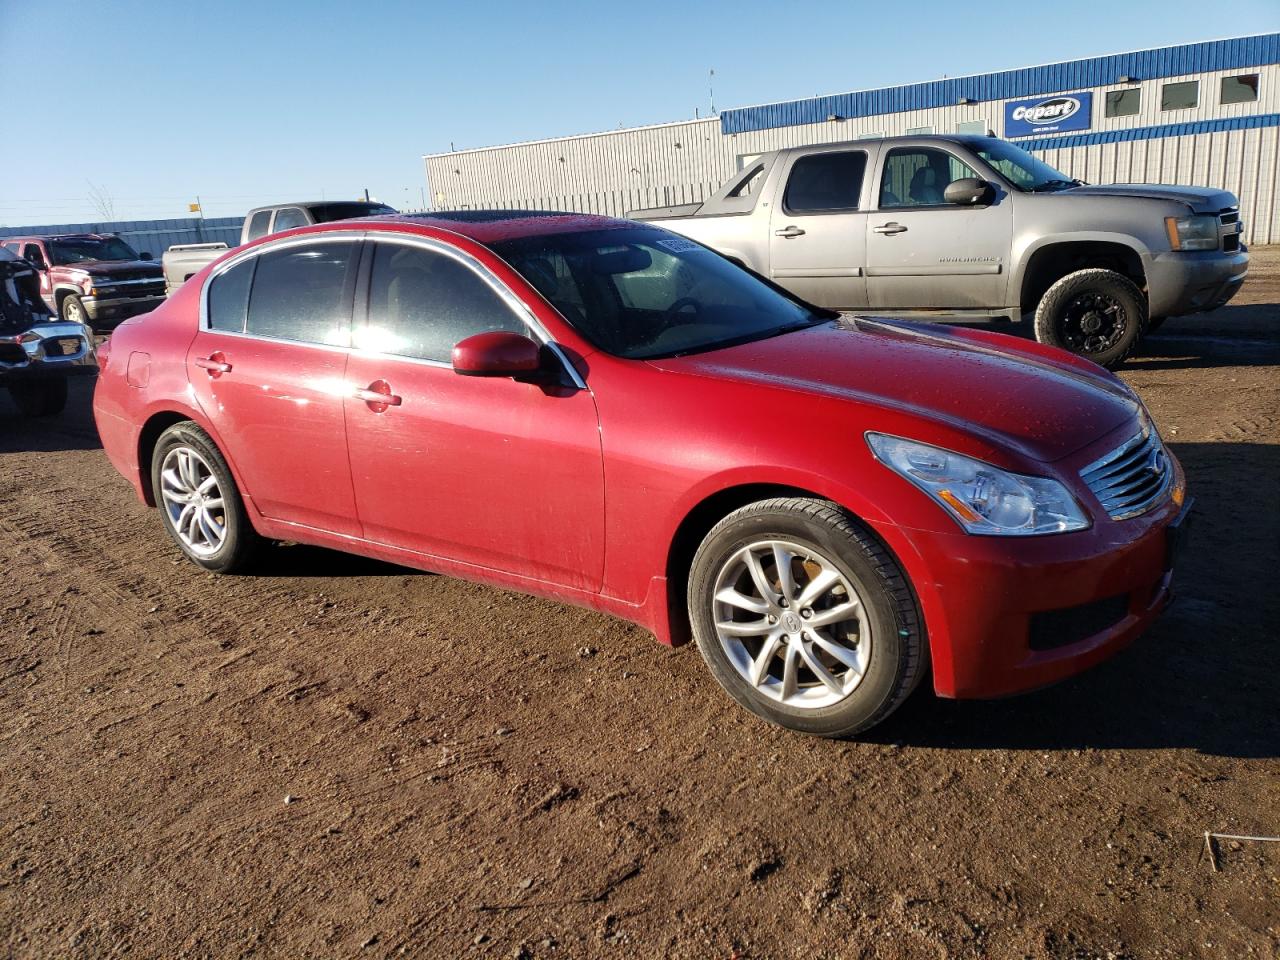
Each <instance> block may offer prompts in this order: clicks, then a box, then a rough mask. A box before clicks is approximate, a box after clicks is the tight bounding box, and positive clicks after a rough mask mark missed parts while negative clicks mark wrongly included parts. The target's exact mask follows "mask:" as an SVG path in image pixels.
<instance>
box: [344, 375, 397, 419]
mask: <svg viewBox="0 0 1280 960" xmlns="http://www.w3.org/2000/svg"><path fill="white" fill-rule="evenodd" d="M351 396H353V397H355V398H356V399H357V400H363V401H364V402H365V403H367V404H368V405H369V409H370V410H372V411H373V412H374V413H382V412H383V411H384V410H386V409H387V407H398V406H400V404H401V403H403V402H404V401H403V400H402V399H401V398H400V397H398V396H396V395H395V394H394V393H392V392H391V384H389V383H387V381H385V380H375V381H373V383H371V384H369V386H367V387H365V388H364V389H357V390H353V391H352V392H351Z"/></svg>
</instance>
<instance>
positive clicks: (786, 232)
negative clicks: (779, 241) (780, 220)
mask: <svg viewBox="0 0 1280 960" xmlns="http://www.w3.org/2000/svg"><path fill="white" fill-rule="evenodd" d="M773 235H774V236H775V237H782V238H783V239H784V240H790V239H791V238H792V237H803V236H804V231H803V230H801V229H800V228H799V227H783V228H782V229H781V230H775V231H773Z"/></svg>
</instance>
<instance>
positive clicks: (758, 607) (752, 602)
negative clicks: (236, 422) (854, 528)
mask: <svg viewBox="0 0 1280 960" xmlns="http://www.w3.org/2000/svg"><path fill="white" fill-rule="evenodd" d="M211 502H212V501H211ZM218 505H219V506H221V505H222V501H221V500H219V501H218ZM716 599H717V600H719V601H720V602H721V603H727V604H728V605H729V606H731V607H737V608H738V609H739V610H750V611H751V612H752V613H758V614H761V615H762V616H763V615H764V614H766V613H768V612H769V611H770V610H772V609H774V605H773V604H771V603H770V602H769V601H768V600H761V599H758V598H756V597H749V596H747V595H746V594H745V593H743V592H742V591H740V590H736V589H734V588H733V587H725V588H724V589H723V590H721V591H720V592H719V593H717V594H716Z"/></svg>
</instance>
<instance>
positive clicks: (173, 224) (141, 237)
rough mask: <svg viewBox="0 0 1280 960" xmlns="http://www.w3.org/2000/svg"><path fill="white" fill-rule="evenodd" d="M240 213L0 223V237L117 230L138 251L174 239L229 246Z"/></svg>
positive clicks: (236, 238)
mask: <svg viewBox="0 0 1280 960" xmlns="http://www.w3.org/2000/svg"><path fill="white" fill-rule="evenodd" d="M243 224H244V217H214V218H211V219H208V220H200V219H198V218H193V217H183V218H180V219H176V220H115V221H112V222H109V223H61V224H56V225H44V226H39V227H0V239H3V238H4V237H23V236H33V235H34V236H40V237H47V236H52V235H54V234H59V233H118V234H119V235H120V236H121V237H122V238H124V240H125V241H126V242H127V243H128V244H129V246H131V247H133V248H134V249H135V250H137V251H138V252H139V253H143V252H146V253H150V254H151V255H152V256H154V257H156V258H157V259H159V257H160V254H162V253H164V252H165V250H167V249H169V247H171V246H173V245H174V244H175V243H216V242H218V241H221V242H223V243H225V244H226V245H227V246H229V247H234V246H238V245H239V243H240V228H241V226H242V225H243Z"/></svg>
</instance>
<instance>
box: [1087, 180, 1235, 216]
mask: <svg viewBox="0 0 1280 960" xmlns="http://www.w3.org/2000/svg"><path fill="white" fill-rule="evenodd" d="M1063 195H1068V196H1073V197H1137V198H1139V199H1142V200H1174V201H1177V202H1178V203H1185V204H1186V205H1187V206H1189V207H1190V208H1191V209H1192V210H1193V211H1195V212H1196V213H1221V212H1222V211H1223V210H1226V209H1228V208H1230V207H1235V206H1238V205H1239V201H1238V200H1237V199H1236V195H1235V194H1234V193H1228V192H1227V191H1226V190H1216V189H1214V188H1213V187H1166V186H1162V185H1158V184H1149V183H1110V184H1104V185H1098V186H1084V187H1073V188H1072V189H1070V190H1065V191H1063Z"/></svg>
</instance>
